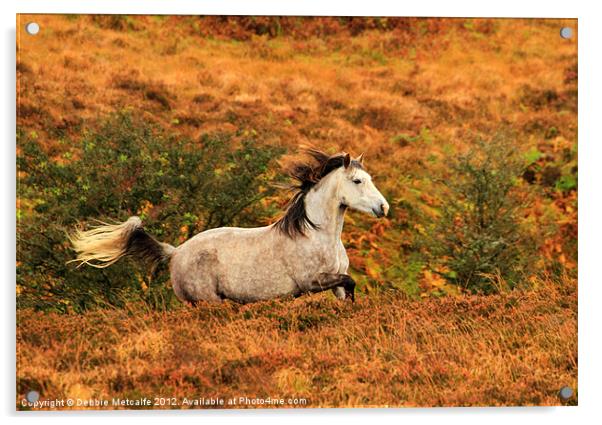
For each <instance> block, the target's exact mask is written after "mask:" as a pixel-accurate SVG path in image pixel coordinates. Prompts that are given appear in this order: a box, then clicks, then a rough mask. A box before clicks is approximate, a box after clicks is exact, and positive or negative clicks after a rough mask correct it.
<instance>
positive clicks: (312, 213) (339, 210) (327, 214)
mask: <svg viewBox="0 0 602 425" xmlns="http://www.w3.org/2000/svg"><path fill="white" fill-rule="evenodd" d="M337 182H338V176H337V175H336V172H333V173H331V174H330V175H328V176H326V177H325V178H324V179H323V180H322V181H320V183H318V185H317V186H316V187H315V188H314V189H312V190H311V191H310V192H309V193H308V194H307V195H306V197H305V211H306V213H307V217H308V218H309V219H310V220H311V221H312V222H313V223H314V224H316V225H317V226H318V229H317V231H316V233H317V234H319V235H320V236H327V237H329V238H330V237H332V238H334V239H336V240H340V239H341V233H342V231H343V222H344V220H345V208H344V207H341V205H340V202H339V200H338V197H337V196H336V195H337ZM312 233H313V232H312Z"/></svg>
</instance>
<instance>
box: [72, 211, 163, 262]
mask: <svg viewBox="0 0 602 425" xmlns="http://www.w3.org/2000/svg"><path fill="white" fill-rule="evenodd" d="M69 240H70V241H71V244H72V245H73V249H74V250H75V251H76V252H77V258H76V259H74V260H71V261H69V262H79V264H78V267H79V266H81V265H82V264H87V265H89V266H92V267H97V268H104V267H109V266H110V265H112V264H114V263H116V262H117V261H119V259H120V258H121V257H124V256H126V255H132V256H135V257H137V258H140V259H143V260H146V261H148V262H150V263H151V264H152V265H153V266H154V265H156V264H157V263H159V262H160V261H163V260H166V259H168V258H169V257H170V256H171V254H172V253H173V251H174V249H175V248H174V247H173V246H171V245H169V244H166V243H162V242H158V241H157V240H155V239H154V238H153V237H152V236H150V235H149V234H148V233H146V232H145V231H144V229H143V228H142V221H141V220H140V218H138V217H130V218H129V219H128V220H127V221H125V222H123V223H119V224H105V223H103V224H102V225H101V226H96V227H94V228H92V229H90V230H85V231H84V230H80V229H76V230H75V232H74V233H73V234H71V235H69Z"/></svg>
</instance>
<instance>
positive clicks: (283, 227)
mask: <svg viewBox="0 0 602 425" xmlns="http://www.w3.org/2000/svg"><path fill="white" fill-rule="evenodd" d="M303 153H305V155H306V157H307V160H306V161H303V162H294V163H293V164H291V165H290V166H289V167H287V170H286V171H287V174H288V175H289V176H290V177H291V178H293V179H294V180H296V181H297V184H293V185H291V186H290V188H291V189H292V190H294V192H295V193H294V195H293V197H292V198H291V199H290V200H289V201H288V204H287V208H286V212H285V213H284V215H283V216H282V217H280V219H278V221H277V222H276V223H275V226H276V228H277V229H278V230H280V231H281V232H282V233H284V234H285V235H287V236H289V237H291V238H294V237H295V236H298V235H301V236H304V235H305V231H306V230H308V229H317V228H318V225H316V224H315V223H313V222H312V221H311V220H310V219H309V217H308V216H307V213H306V211H305V195H307V193H308V192H309V191H310V189H311V188H312V187H314V186H315V185H316V184H318V182H319V181H320V180H322V179H323V178H324V177H326V176H327V175H328V174H329V173H330V172H332V171H334V170H336V169H337V168H340V167H342V166H343V165H344V162H345V155H346V154H345V153H338V154H335V155H328V154H326V153H324V152H322V151H319V150H317V149H314V148H305V149H303ZM350 166H352V167H356V168H363V167H362V164H361V163H360V162H359V161H356V160H351V162H350Z"/></svg>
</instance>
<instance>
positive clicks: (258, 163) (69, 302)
mask: <svg viewBox="0 0 602 425" xmlns="http://www.w3.org/2000/svg"><path fill="white" fill-rule="evenodd" d="M17 138H18V147H19V154H18V158H17V165H18V171H19V173H18V176H19V177H18V197H19V201H20V207H19V209H18V211H17V217H18V219H17V260H18V265H17V284H18V288H19V295H18V305H19V306H20V307H26V306H28V307H35V308H39V309H44V310H48V309H51V310H58V311H81V310H85V309H87V308H90V307H93V306H98V305H105V304H108V305H122V304H123V303H125V302H128V301H130V300H131V299H139V298H142V299H144V300H146V301H147V302H149V303H150V304H151V305H152V306H154V307H165V306H169V305H170V304H171V302H172V297H173V296H172V292H171V289H169V288H166V286H165V282H166V278H167V273H160V274H159V276H158V278H155V279H154V280H153V282H152V283H153V284H152V285H149V277H148V276H146V275H145V273H146V271H145V270H144V269H141V268H140V269H139V268H138V267H137V266H136V265H135V263H134V262H133V261H121V262H119V263H118V264H116V265H114V266H112V267H110V268H107V269H101V270H99V269H92V268H90V267H81V268H79V269H75V267H74V266H73V264H70V265H67V264H66V262H67V261H68V260H71V259H73V258H74V253H73V251H71V249H70V246H69V244H68V242H67V239H66V234H65V233H66V231H68V230H70V229H72V228H73V226H75V225H76V224H79V223H84V222H90V220H93V219H98V220H102V221H114V220H118V221H122V220H125V219H127V218H128V217H130V216H132V215H138V216H140V217H141V218H142V220H143V222H144V225H145V228H146V229H147V230H148V231H149V232H150V233H151V234H152V235H154V236H156V237H157V239H159V240H161V241H164V242H168V243H171V244H174V245H177V244H179V243H180V242H181V241H182V240H184V239H188V238H190V237H191V236H193V235H194V234H196V233H198V232H200V231H202V230H205V229H208V228H213V227H219V226H224V225H257V224H258V223H259V222H260V221H261V219H262V218H263V219H265V215H266V212H265V211H264V209H262V207H261V206H260V204H259V203H258V201H259V200H261V199H262V198H264V197H266V196H269V195H270V194H271V193H272V188H273V185H272V184H271V180H272V179H273V177H272V174H270V173H269V171H268V170H269V168H271V167H270V166H269V165H270V163H271V162H272V161H273V160H274V159H275V158H277V157H278V156H279V155H280V154H281V151H280V149H278V148H273V147H259V146H257V145H256V144H255V143H254V142H253V141H252V140H248V141H243V142H241V143H236V144H235V143H234V141H233V140H231V138H230V137H229V136H227V135H213V136H203V137H202V138H201V139H200V140H199V141H192V140H188V139H179V138H177V137H175V136H173V135H170V134H166V132H165V131H163V130H161V129H159V128H158V127H155V126H153V125H149V124H147V123H145V122H144V121H143V120H141V119H138V118H136V117H133V116H132V115H131V114H128V113H121V114H117V115H114V116H111V117H109V118H108V119H107V120H106V121H105V122H104V123H103V124H102V125H100V126H99V129H97V130H86V131H84V132H83V133H82V135H81V137H80V140H77V141H69V142H68V143H64V146H63V148H64V152H63V153H62V155H60V156H59V157H57V155H51V154H49V153H48V152H46V150H45V149H44V147H43V143H41V141H40V140H38V138H37V136H36V134H35V133H31V134H24V132H20V133H19V134H18V136H17Z"/></svg>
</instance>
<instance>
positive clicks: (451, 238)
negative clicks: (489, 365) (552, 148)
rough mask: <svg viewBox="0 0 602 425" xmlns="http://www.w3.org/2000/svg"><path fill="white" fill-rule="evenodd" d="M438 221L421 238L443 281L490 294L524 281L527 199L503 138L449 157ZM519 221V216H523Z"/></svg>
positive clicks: (516, 158)
mask: <svg viewBox="0 0 602 425" xmlns="http://www.w3.org/2000/svg"><path fill="white" fill-rule="evenodd" d="M448 167H449V168H448V169H449V175H448V176H447V178H446V179H445V180H444V181H443V186H444V188H445V190H444V191H443V195H442V196H441V208H440V216H439V217H438V218H437V220H436V222H434V223H431V226H430V232H429V235H428V238H427V242H428V245H429V246H428V247H427V249H428V251H429V253H430V256H431V263H432V264H433V265H434V266H435V267H434V268H435V270H439V273H441V274H442V275H443V276H444V277H445V278H446V279H447V280H448V281H449V282H451V283H453V284H456V285H459V286H461V287H463V288H465V289H467V290H470V291H472V292H479V293H493V292H497V291H499V290H500V289H501V288H500V284H504V285H507V286H508V287H510V288H513V287H516V286H517V285H519V284H521V282H525V279H524V278H525V277H526V276H525V271H526V270H527V267H528V266H530V269H531V270H532V269H533V264H530V262H532V261H533V259H534V257H535V253H536V243H535V238H534V237H533V235H532V233H531V232H530V231H529V229H528V228H527V227H526V226H525V225H524V224H523V222H522V220H521V212H522V213H524V211H525V208H526V207H527V206H528V205H527V204H528V199H529V196H528V194H527V192H526V191H525V190H522V188H524V187H525V186H526V185H524V184H523V183H522V180H521V178H520V176H521V175H522V174H523V172H524V168H525V163H524V159H523V157H521V155H519V153H518V151H517V150H516V149H515V148H513V147H512V145H511V144H510V143H509V142H508V141H507V140H506V138H505V137H504V136H500V137H497V138H495V139H494V140H492V141H489V142H484V141H477V142H476V143H475V146H474V148H473V149H471V151H470V152H469V153H468V154H465V155H461V156H459V157H455V158H450V159H449V163H448ZM523 216H524V214H523Z"/></svg>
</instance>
